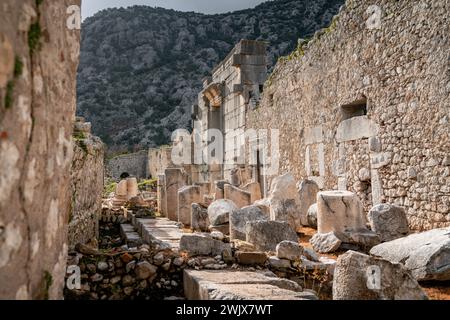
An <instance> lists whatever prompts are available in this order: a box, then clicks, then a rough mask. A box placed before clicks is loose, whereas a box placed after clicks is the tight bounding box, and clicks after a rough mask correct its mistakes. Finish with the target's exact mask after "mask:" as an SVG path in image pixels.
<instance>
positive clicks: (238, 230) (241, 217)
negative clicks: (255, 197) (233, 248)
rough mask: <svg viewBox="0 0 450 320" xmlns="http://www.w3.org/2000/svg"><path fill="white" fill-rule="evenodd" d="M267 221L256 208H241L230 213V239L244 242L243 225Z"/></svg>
mask: <svg viewBox="0 0 450 320" xmlns="http://www.w3.org/2000/svg"><path fill="white" fill-rule="evenodd" d="M258 220H269V217H268V216H267V215H266V214H265V213H264V212H262V211H261V209H259V208H258V207H257V206H248V207H243V208H242V209H238V210H235V211H232V212H231V213H230V238H231V239H240V240H245V225H246V223H247V222H248V221H258Z"/></svg>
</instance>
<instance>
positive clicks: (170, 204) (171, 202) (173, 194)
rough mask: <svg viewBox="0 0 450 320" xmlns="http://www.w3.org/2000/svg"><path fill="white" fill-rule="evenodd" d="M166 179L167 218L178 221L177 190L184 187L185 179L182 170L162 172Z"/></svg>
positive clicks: (173, 169) (172, 169) (175, 169)
mask: <svg viewBox="0 0 450 320" xmlns="http://www.w3.org/2000/svg"><path fill="white" fill-rule="evenodd" d="M164 176H165V177H166V209H167V217H168V218H169V219H170V220H172V221H178V190H179V189H180V188H181V187H183V186H185V185H186V177H185V175H184V173H183V171H182V169H177V168H169V169H166V170H165V171H164Z"/></svg>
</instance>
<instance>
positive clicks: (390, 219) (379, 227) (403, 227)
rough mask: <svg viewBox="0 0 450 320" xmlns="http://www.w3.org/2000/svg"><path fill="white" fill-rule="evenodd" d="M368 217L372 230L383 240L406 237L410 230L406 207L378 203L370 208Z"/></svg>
mask: <svg viewBox="0 0 450 320" xmlns="http://www.w3.org/2000/svg"><path fill="white" fill-rule="evenodd" d="M367 218H368V220H369V223H370V228H371V229H372V231H374V232H376V233H377V234H378V235H379V236H380V239H381V241H382V242H385V241H391V240H395V239H397V238H401V237H404V236H406V235H407V234H408V232H409V227H408V219H406V212H405V209H403V208H402V207H399V206H396V205H390V204H378V205H376V206H374V207H373V208H372V209H370V211H369V214H368V215H367Z"/></svg>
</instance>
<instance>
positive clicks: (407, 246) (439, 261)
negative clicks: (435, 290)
mask: <svg viewBox="0 0 450 320" xmlns="http://www.w3.org/2000/svg"><path fill="white" fill-rule="evenodd" d="M370 254H371V255H373V256H377V257H381V258H383V259H386V260H388V261H391V262H392V263H397V262H401V263H403V264H404V265H405V267H406V269H408V270H410V271H411V273H412V275H413V276H414V278H416V279H417V280H419V281H422V280H450V228H441V229H434V230H430V231H425V232H421V233H416V234H411V235H409V236H407V237H404V238H400V239H396V240H392V241H389V242H385V243H382V244H379V245H377V246H375V247H373V248H372V249H371V250H370Z"/></svg>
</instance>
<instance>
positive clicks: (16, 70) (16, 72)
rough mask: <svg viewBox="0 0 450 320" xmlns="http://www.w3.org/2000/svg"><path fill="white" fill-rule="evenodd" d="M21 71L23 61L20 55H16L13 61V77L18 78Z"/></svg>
mask: <svg viewBox="0 0 450 320" xmlns="http://www.w3.org/2000/svg"><path fill="white" fill-rule="evenodd" d="M22 72H23V62H22V60H21V59H20V57H18V56H16V59H15V61H14V78H18V77H20V76H21V75H22Z"/></svg>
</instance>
